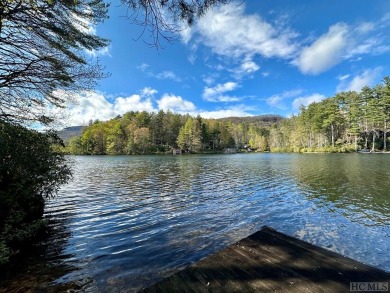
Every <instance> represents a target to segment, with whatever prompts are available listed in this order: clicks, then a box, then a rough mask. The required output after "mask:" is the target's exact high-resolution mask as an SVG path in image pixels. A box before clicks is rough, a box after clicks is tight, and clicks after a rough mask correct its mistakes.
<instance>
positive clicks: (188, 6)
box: [121, 0, 230, 48]
mask: <svg viewBox="0 0 390 293" xmlns="http://www.w3.org/2000/svg"><path fill="white" fill-rule="evenodd" d="M121 2H122V4H123V5H125V6H127V7H128V8H130V11H132V12H128V15H127V16H128V18H129V20H130V21H131V22H132V23H135V24H138V25H141V26H144V32H145V31H148V32H149V35H150V37H151V41H147V42H146V43H147V44H148V45H149V46H150V47H155V48H159V47H160V46H161V39H163V40H166V41H168V42H172V41H174V40H176V39H177V37H178V36H179V33H180V32H181V31H182V30H183V28H184V25H183V24H187V25H192V24H193V23H194V21H195V19H197V18H200V17H202V16H203V15H204V14H205V13H206V11H207V10H208V9H209V8H210V7H212V6H215V5H218V4H227V3H229V2H230V1H229V0H197V1H186V0H121ZM128 11H129V10H128ZM144 32H143V33H144Z"/></svg>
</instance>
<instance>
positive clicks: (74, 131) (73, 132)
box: [57, 126, 85, 141]
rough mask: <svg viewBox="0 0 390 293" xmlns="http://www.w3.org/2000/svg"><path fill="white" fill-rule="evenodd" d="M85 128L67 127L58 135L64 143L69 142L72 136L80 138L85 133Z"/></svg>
mask: <svg viewBox="0 0 390 293" xmlns="http://www.w3.org/2000/svg"><path fill="white" fill-rule="evenodd" d="M84 127H85V126H71V127H66V128H64V129H62V130H60V131H58V132H57V135H58V136H59V137H60V138H61V139H62V140H64V141H66V140H69V139H70V138H71V137H72V136H79V135H81V134H82V133H83V129H84Z"/></svg>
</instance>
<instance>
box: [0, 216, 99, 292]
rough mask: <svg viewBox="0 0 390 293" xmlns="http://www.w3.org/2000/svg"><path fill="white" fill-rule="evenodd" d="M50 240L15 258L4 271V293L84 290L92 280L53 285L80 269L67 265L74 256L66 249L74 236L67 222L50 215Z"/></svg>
mask: <svg viewBox="0 0 390 293" xmlns="http://www.w3.org/2000/svg"><path fill="white" fill-rule="evenodd" d="M45 218H46V220H47V221H48V228H47V233H46V236H44V237H43V239H42V240H41V242H40V243H38V244H36V245H34V246H33V247H32V248H31V249H30V250H29V251H28V252H26V253H24V254H22V255H18V256H16V257H14V258H13V259H12V261H11V263H10V264H9V265H8V266H7V267H3V268H2V269H1V271H0V292H1V293H3V292H4V293H5V292H7V293H12V292H18V293H21V292H65V291H67V290H76V291H79V290H83V289H84V288H85V287H86V286H89V285H90V283H91V282H92V279H88V278H85V279H80V280H78V281H73V282H69V283H59V284H55V283H53V282H54V281H55V280H56V279H58V278H60V277H61V276H64V275H66V274H69V273H71V272H74V271H75V270H77V267H75V266H73V265H71V264H68V263H66V262H64V260H65V259H68V258H70V257H71V255H67V254H64V249H65V247H66V245H67V241H68V239H69V237H70V235H71V232H70V231H69V229H68V228H67V220H66V219H58V218H52V217H51V216H50V215H47V216H46V217H45Z"/></svg>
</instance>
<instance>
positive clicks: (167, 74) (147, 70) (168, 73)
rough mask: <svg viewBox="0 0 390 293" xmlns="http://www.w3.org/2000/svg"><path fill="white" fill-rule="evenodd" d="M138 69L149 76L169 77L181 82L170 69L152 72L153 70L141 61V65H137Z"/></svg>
mask: <svg viewBox="0 0 390 293" xmlns="http://www.w3.org/2000/svg"><path fill="white" fill-rule="evenodd" d="M137 68H138V69H139V70H141V71H142V72H144V73H145V74H146V75H147V76H149V77H154V78H157V79H170V80H173V81H176V82H181V81H182V80H183V79H182V78H181V77H179V76H177V75H176V74H175V73H174V72H173V71H171V70H164V71H162V72H159V73H155V72H153V70H151V69H150V66H149V65H148V64H146V63H142V64H141V65H139V66H137Z"/></svg>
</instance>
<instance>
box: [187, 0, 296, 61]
mask: <svg viewBox="0 0 390 293" xmlns="http://www.w3.org/2000/svg"><path fill="white" fill-rule="evenodd" d="M195 34H196V35H197V36H198V37H199V38H200V40H201V42H202V43H203V44H205V45H206V46H208V47H210V48H211V49H212V50H213V51H214V52H215V53H217V54H220V55H224V56H228V57H236V58H237V57H243V56H246V57H249V58H250V57H251V56H254V55H256V54H259V55H261V56H263V57H267V58H269V57H282V58H287V57H289V56H291V54H292V53H293V52H294V51H295V50H296V45H295V43H294V38H295V37H296V34H295V33H293V32H291V31H289V30H287V29H285V28H278V27H274V26H273V25H272V24H270V23H268V22H266V21H265V20H264V19H262V18H261V17H260V16H259V15H257V14H252V15H247V14H245V5H244V4H241V5H237V3H230V4H228V5H222V6H219V7H214V8H213V9H210V10H209V11H208V12H207V13H206V14H205V15H204V17H202V18H201V19H200V20H199V21H198V23H197V24H196V25H195V26H194V27H193V31H192V34H191V35H188V34H187V36H191V37H194V35H195ZM188 40H189V39H188V38H187V41H188Z"/></svg>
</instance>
